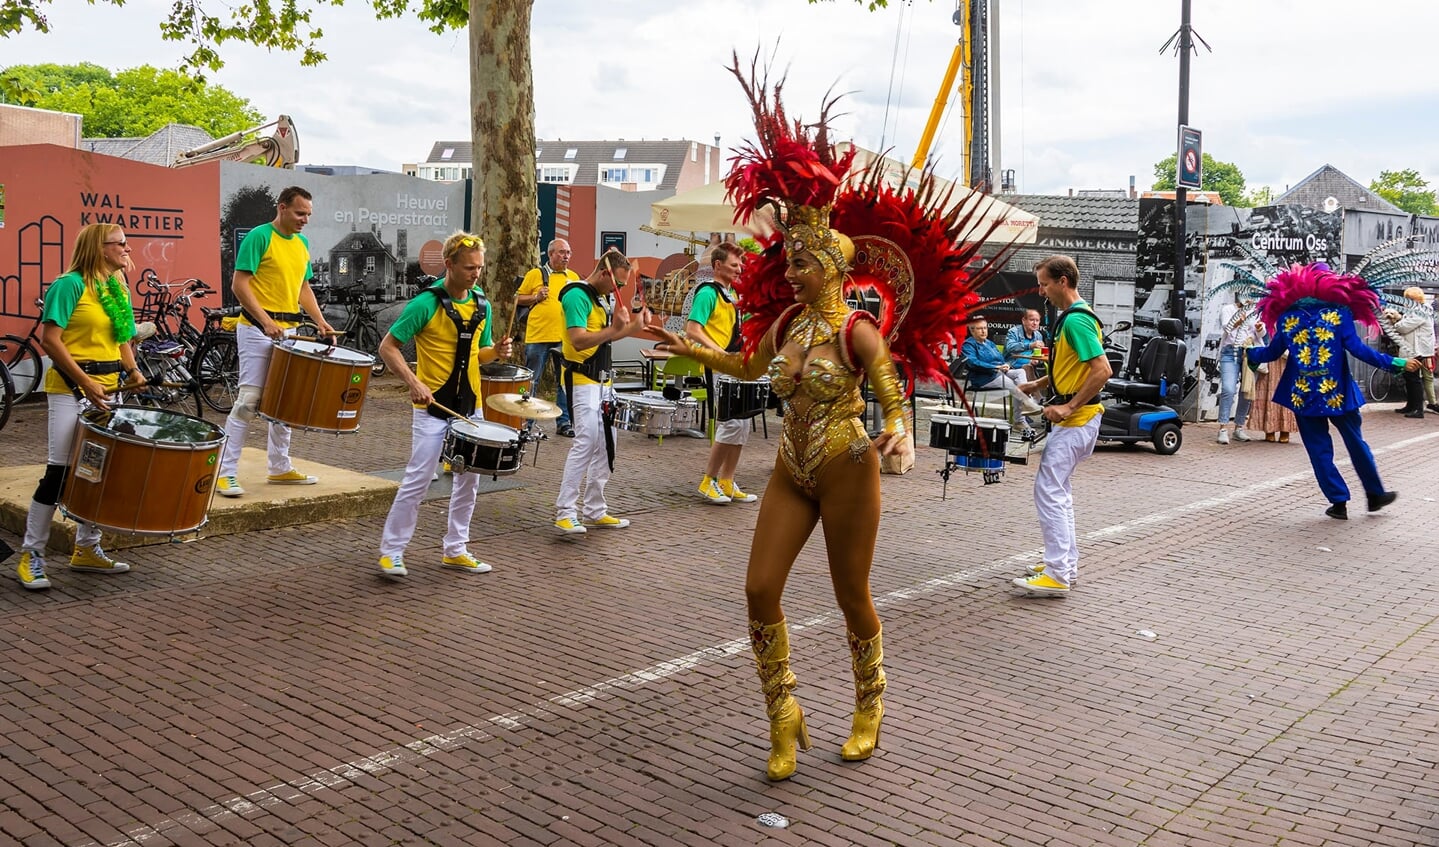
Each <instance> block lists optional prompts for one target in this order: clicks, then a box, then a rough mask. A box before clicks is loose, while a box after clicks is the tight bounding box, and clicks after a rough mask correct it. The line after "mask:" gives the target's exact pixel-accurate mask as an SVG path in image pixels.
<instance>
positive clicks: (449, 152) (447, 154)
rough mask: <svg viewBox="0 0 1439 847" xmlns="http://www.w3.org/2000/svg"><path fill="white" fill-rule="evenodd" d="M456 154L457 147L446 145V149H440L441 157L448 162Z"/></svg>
mask: <svg viewBox="0 0 1439 847" xmlns="http://www.w3.org/2000/svg"><path fill="white" fill-rule="evenodd" d="M454 156H455V148H453V147H446V148H445V149H443V150H441V151H440V158H441V159H444V160H445V161H446V162H448V161H449V160H450V159H453V158H454Z"/></svg>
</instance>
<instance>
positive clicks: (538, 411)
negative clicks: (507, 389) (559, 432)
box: [485, 394, 560, 421]
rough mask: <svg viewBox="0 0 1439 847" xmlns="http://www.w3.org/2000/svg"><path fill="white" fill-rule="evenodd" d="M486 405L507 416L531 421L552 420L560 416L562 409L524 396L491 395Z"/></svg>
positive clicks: (535, 398) (538, 399) (545, 401)
mask: <svg viewBox="0 0 1439 847" xmlns="http://www.w3.org/2000/svg"><path fill="white" fill-rule="evenodd" d="M485 405H486V406H489V407H490V408H491V409H494V410H495V411H496V412H502V413H504V414H506V415H515V416H516V417H521V418H527V419H529V420H542V421H547V420H552V419H554V418H557V417H559V416H560V407H559V406H556V405H555V404H554V403H551V402H550V401H548V400H541V399H540V398H538V397H527V396H525V395H524V394H491V395H490V396H488V397H486V398H485Z"/></svg>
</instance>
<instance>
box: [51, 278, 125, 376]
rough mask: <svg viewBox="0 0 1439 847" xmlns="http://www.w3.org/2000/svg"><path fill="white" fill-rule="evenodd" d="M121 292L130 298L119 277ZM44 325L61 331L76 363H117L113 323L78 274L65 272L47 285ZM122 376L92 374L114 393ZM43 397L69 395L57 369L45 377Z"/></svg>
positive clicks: (92, 287)
mask: <svg viewBox="0 0 1439 847" xmlns="http://www.w3.org/2000/svg"><path fill="white" fill-rule="evenodd" d="M120 280H121V285H120V291H121V292H122V293H123V294H124V296H125V299H126V300H129V298H130V288H129V286H127V285H125V284H124V282H123V280H124V278H123V277H120ZM41 318H42V320H44V321H45V323H50V324H54V325H56V326H58V327H60V329H61V333H60V341H61V343H63V344H64V345H65V349H66V350H68V351H70V355H71V357H73V358H74V359H75V361H77V362H82V363H83V362H117V361H119V360H120V343H119V342H118V341H116V340H115V324H114V323H113V322H111V320H110V316H109V315H107V314H105V307H104V306H102V305H101V304H100V295H99V294H98V293H97V292H96V289H95V286H93V285H86V284H85V282H84V280H82V279H80V274H78V273H68V274H65V275H64V276H61V277H60V278H59V279H56V280H55V281H54V282H52V283H50V287H49V288H48V289H46V291H45V308H44V310H43V311H42V312H41ZM121 376H122V374H117V373H114V374H95V375H94V376H93V378H94V380H95V381H96V382H98V383H100V384H101V385H102V386H104V387H105V389H106V390H113V389H115V388H118V387H119V386H120V377H121ZM45 393H46V394H69V393H70V386H69V385H67V384H66V383H65V378H64V377H63V376H61V375H60V369H59V368H51V369H50V370H49V372H47V373H46V374H45Z"/></svg>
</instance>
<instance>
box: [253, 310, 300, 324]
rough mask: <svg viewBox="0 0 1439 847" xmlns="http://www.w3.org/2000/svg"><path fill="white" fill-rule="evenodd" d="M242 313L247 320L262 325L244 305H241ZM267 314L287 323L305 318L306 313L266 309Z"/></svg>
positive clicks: (273, 318) (297, 321)
mask: <svg viewBox="0 0 1439 847" xmlns="http://www.w3.org/2000/svg"><path fill="white" fill-rule="evenodd" d="M240 314H242V315H244V316H245V320H247V321H249V322H250V323H252V324H254V325H255V326H259V325H260V322H259V321H258V320H256V319H255V316H254V315H252V314H250V313H249V312H248V311H246V310H245V307H244V306H241V307H240ZM265 314H267V315H269V316H270V319H271V320H276V321H284V322H285V323H294V324H297V323H301V322H302V321H304V320H305V315H304V313H303V312H272V311H270V310H269V309H266V310H265Z"/></svg>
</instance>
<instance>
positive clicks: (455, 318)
mask: <svg viewBox="0 0 1439 847" xmlns="http://www.w3.org/2000/svg"><path fill="white" fill-rule="evenodd" d="M425 291H426V292H427V293H429V294H433V295H434V296H435V299H436V300H438V301H440V308H441V309H444V310H445V315H446V317H448V318H449V319H450V320H451V321H452V322H453V323H454V325H455V333H456V335H457V336H458V338H457V339H456V340H455V361H454V364H453V365H451V366H450V378H449V379H447V380H445V384H444V385H442V386H440V387H439V388H438V389H436V390H435V394H434V396H435V402H437V403H440V404H443V405H445V406H449V407H450V408H451V409H454V410H455V411H456V412H459V413H460V414H462V415H464V416H466V417H469V416H470V415H472V414H474V413H475V390H474V389H473V388H472V387H470V350H471V349H472V348H473V347H474V344H475V330H476V329H477V328H479V325H480V321H482V320H484V318H485V316H486V315H487V314H488V313H489V309H490V304H489V303H488V302H486V300H485V295H484V292H482V291H480V290H479V289H478V288H471V289H470V295H471V296H473V297H474V298H475V311H474V314H472V315H470V319H469V321H466V320H465V319H464V318H462V317H460V310H459V309H456V308H455V304H454V303H453V302H451V300H450V295H449V292H447V291H445V287H444V286H443V285H436V286H434V287H432V288H426V289H425ZM425 411H427V412H429V413H430V415H431V416H433V417H436V418H439V419H441V420H449V419H450V415H449V414H448V413H447V412H441V411H440V410H439V409H437V408H435V406H434V405H431V406H429V408H427V409H426V410H425Z"/></svg>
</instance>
